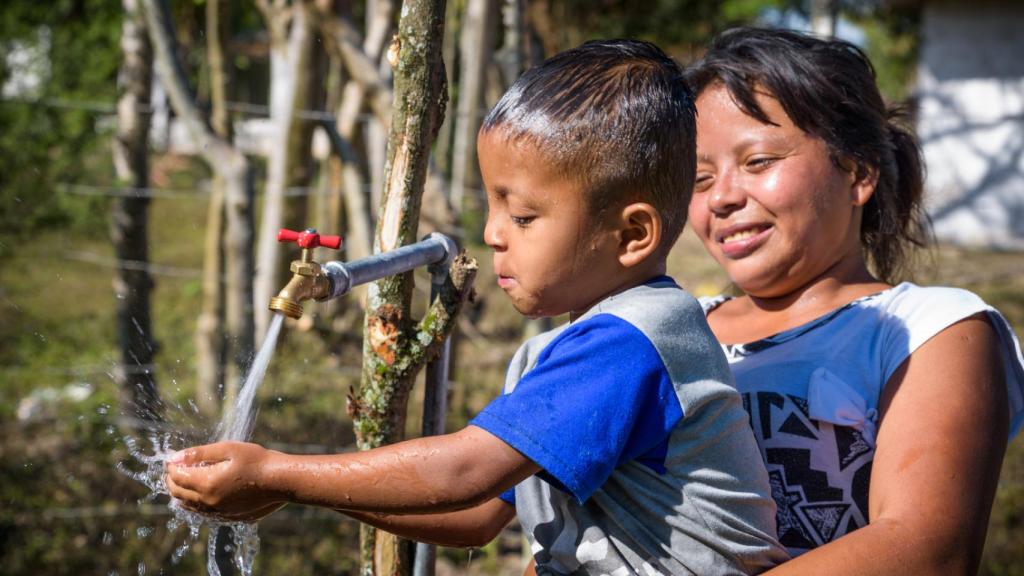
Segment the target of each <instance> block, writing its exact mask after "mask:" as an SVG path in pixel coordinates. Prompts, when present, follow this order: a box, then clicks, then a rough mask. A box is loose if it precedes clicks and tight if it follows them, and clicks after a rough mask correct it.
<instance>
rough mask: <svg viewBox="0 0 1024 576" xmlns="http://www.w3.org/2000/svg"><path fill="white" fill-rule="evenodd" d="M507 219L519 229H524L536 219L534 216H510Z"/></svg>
mask: <svg viewBox="0 0 1024 576" xmlns="http://www.w3.org/2000/svg"><path fill="white" fill-rule="evenodd" d="M509 218H511V219H512V223H513V224H515V225H516V226H519V227H520V228H526V227H527V226H529V225H530V223H531V222H533V221H534V219H536V218H537V217H536V216H514V215H512V216H509Z"/></svg>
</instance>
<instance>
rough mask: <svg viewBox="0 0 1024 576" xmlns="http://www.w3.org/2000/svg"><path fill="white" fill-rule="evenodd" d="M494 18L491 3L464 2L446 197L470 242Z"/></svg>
mask: <svg viewBox="0 0 1024 576" xmlns="http://www.w3.org/2000/svg"><path fill="white" fill-rule="evenodd" d="M496 16H497V3H496V1H495V0H468V2H467V5H466V15H465V18H464V20H463V22H462V42H461V45H460V55H461V56H460V61H461V67H460V71H459V104H458V111H457V113H456V115H455V140H454V146H453V147H452V178H451V193H450V198H451V204H452V206H453V207H454V208H455V211H456V212H457V213H458V214H459V216H460V220H461V222H462V225H463V230H464V232H465V234H466V237H467V238H472V239H480V238H481V237H482V236H483V221H482V218H480V215H481V214H483V213H484V212H483V200H482V198H481V195H480V175H479V172H478V168H477V162H476V133H477V131H479V130H480V122H481V121H482V120H483V114H482V109H483V107H484V102H483V98H484V89H485V87H486V80H487V65H488V63H489V61H490V59H491V45H492V43H493V36H494V35H493V33H492V31H493V30H494V24H495V21H494V19H495V17H496Z"/></svg>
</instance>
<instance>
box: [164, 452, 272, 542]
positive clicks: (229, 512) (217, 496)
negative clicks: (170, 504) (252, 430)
mask: <svg viewBox="0 0 1024 576" xmlns="http://www.w3.org/2000/svg"><path fill="white" fill-rule="evenodd" d="M270 455H271V452H270V451H269V450H267V449H265V448H263V447H262V446H258V445H256V444H248V443H244V442H218V443H216V444H209V445H206V446H198V447H195V448H188V449H185V450H181V451H179V452H176V453H175V454H173V455H172V456H171V457H170V458H168V459H167V463H166V464H165V466H164V469H165V471H166V475H165V479H166V482H167V490H168V492H169V493H170V495H171V496H172V497H174V498H176V499H178V500H179V501H181V503H182V505H183V506H184V507H185V508H187V509H189V510H192V511H195V512H199V513H201V514H205V515H208V516H213V517H215V518H217V519H219V520H227V521H236V522H254V521H256V520H259V519H261V518H263V517H264V516H267V515H268V514H270V513H271V512H274V511H275V510H277V509H279V508H281V507H282V506H284V505H285V504H286V503H287V501H286V500H285V499H284V498H283V497H281V496H280V495H279V494H277V493H275V492H274V491H273V490H270V489H268V488H267V487H266V486H265V485H264V482H262V481H261V480H262V476H263V474H262V472H263V469H264V467H265V466H266V464H267V461H268V459H269V457H270Z"/></svg>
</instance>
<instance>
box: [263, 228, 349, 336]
mask: <svg viewBox="0 0 1024 576" xmlns="http://www.w3.org/2000/svg"><path fill="white" fill-rule="evenodd" d="M277 240H278V242H295V243H296V244H298V245H299V246H301V247H302V256H301V257H300V258H299V259H298V260H292V264H291V271H292V279H291V280H289V281H288V284H285V287H284V288H282V289H281V291H280V292H278V294H277V296H274V297H273V298H271V299H270V309H271V310H274V311H276V312H281V313H282V314H284V315H285V316H288V317H289V318H294V319H298V318H301V317H302V304H301V302H304V301H306V300H324V299H326V298H327V297H328V296H329V295H330V292H331V281H330V279H328V277H327V275H326V274H324V271H323V268H322V267H321V266H320V264H319V263H318V262H315V261H314V260H313V249H314V248H316V247H317V246H326V247H327V248H334V249H335V250H337V249H338V248H340V247H341V237H340V236H321V235H320V234H317V233H316V230H314V229H312V228H309V229H306V230H304V231H302V232H295V231H292V230H284V229H282V230H280V231H279V232H278V233H277Z"/></svg>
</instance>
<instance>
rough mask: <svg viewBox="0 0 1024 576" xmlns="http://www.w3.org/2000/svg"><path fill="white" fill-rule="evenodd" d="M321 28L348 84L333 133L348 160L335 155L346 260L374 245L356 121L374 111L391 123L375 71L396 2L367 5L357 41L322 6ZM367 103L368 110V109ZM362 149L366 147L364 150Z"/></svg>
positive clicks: (366, 163) (387, 97)
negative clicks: (362, 31) (363, 29)
mask: <svg viewBox="0 0 1024 576" xmlns="http://www.w3.org/2000/svg"><path fill="white" fill-rule="evenodd" d="M320 10H321V14H320V17H321V20H320V28H321V30H322V32H323V34H324V36H325V37H327V38H328V39H329V42H328V48H329V49H330V50H331V51H332V53H334V54H335V56H336V57H338V58H339V59H340V60H341V61H342V62H343V63H344V65H345V68H346V71H347V72H348V76H349V80H348V82H346V83H345V87H344V89H343V91H342V97H341V103H340V104H339V106H338V109H337V113H336V116H337V125H336V129H337V134H338V136H340V138H341V139H342V141H343V142H344V143H346V145H347V146H348V149H349V150H350V153H349V154H348V157H347V158H346V157H344V156H343V155H341V154H338V155H337V156H336V158H337V161H338V162H340V166H339V169H340V171H341V175H342V190H343V194H344V198H345V207H346V215H347V217H348V220H347V223H346V230H347V234H346V237H345V240H346V246H347V247H346V254H347V256H348V257H349V259H357V258H363V257H365V256H368V255H369V254H370V250H371V248H370V246H371V244H372V242H373V234H372V232H371V231H372V230H373V221H374V218H373V212H372V210H371V203H370V200H369V199H370V196H371V195H370V188H369V183H370V180H371V178H370V165H371V163H372V155H369V154H366V153H364V154H359V153H358V151H357V150H358V148H360V146H359V144H360V143H361V141H362V139H361V138H360V137H359V136H360V133H359V128H360V117H361V116H362V114H363V113H364V112H365V111H366V110H367V109H368V108H372V109H373V110H374V112H375V114H376V116H377V117H378V122H379V123H381V124H383V125H385V126H386V125H389V124H390V119H391V97H392V96H391V90H390V89H389V87H388V86H387V85H386V84H385V82H384V79H383V78H382V77H381V74H380V72H379V71H378V69H377V66H378V63H379V62H380V61H381V56H382V55H383V53H384V48H385V46H386V45H387V41H388V38H389V37H390V36H391V32H392V28H393V27H392V24H391V21H392V16H393V14H394V2H392V1H391V0H376V1H374V2H372V3H371V4H370V5H368V9H367V15H366V17H367V34H366V38H365V39H364V40H360V38H359V37H358V33H357V32H356V30H355V27H354V26H353V25H352V23H351V22H350V21H349V20H347V19H346V18H344V17H342V16H340V15H334V14H333V13H331V12H328V11H326V10H327V8H326V7H321V9H320ZM368 104H369V106H368ZM361 148H363V150H364V151H365V150H366V147H365V146H362V147H361Z"/></svg>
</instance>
